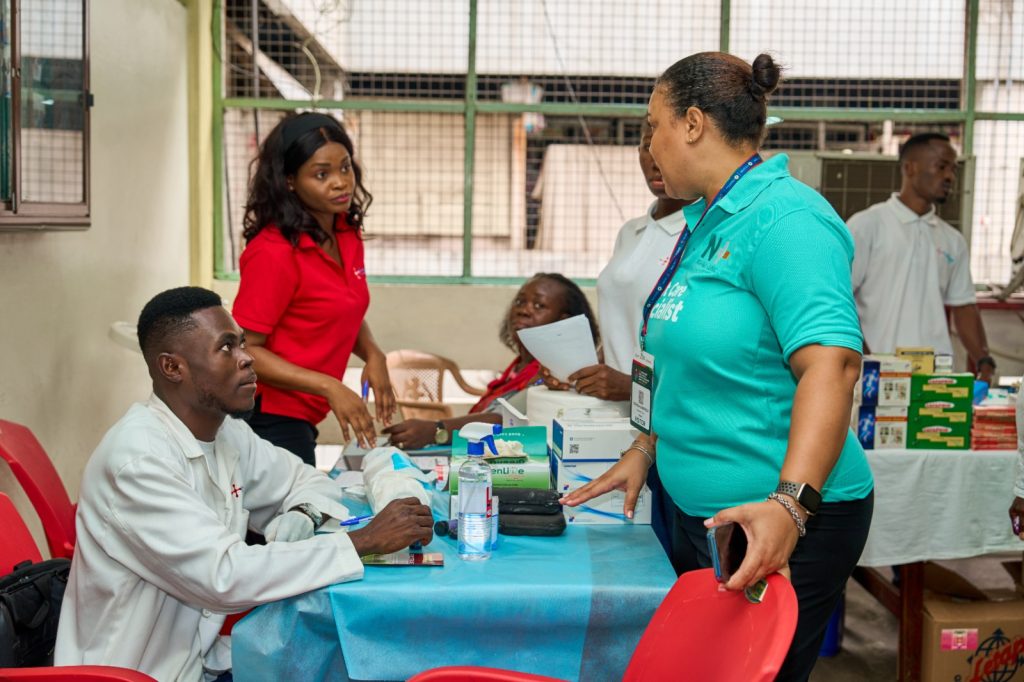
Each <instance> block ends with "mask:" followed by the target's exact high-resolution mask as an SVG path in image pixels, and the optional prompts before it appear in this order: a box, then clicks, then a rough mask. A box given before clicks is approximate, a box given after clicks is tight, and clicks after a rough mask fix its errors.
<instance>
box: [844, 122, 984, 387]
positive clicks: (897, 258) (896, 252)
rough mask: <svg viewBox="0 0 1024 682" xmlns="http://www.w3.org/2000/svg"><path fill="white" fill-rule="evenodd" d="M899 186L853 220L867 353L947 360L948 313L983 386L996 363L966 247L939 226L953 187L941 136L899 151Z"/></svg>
mask: <svg viewBox="0 0 1024 682" xmlns="http://www.w3.org/2000/svg"><path fill="white" fill-rule="evenodd" d="M900 171H901V173H902V175H903V184H902V186H901V188H900V191H899V192H897V193H894V194H893V195H892V196H891V197H890V198H889V200H888V201H884V202H882V203H880V204H875V205H874V206H871V207H870V208H867V209H865V210H863V211H861V212H860V213H857V214H855V215H853V216H852V217H851V218H850V219H849V220H848V221H847V225H848V226H849V228H850V232H851V233H852V234H853V239H854V242H855V243H856V253H855V255H854V258H853V293H854V297H855V298H856V300H857V310H858V312H859V313H860V323H861V328H862V331H863V333H864V346H865V352H868V350H869V349H870V351H873V352H876V353H892V352H893V351H895V349H896V347H897V346H931V347H933V348H934V349H935V352H936V353H952V352H953V343H952V341H951V340H950V336H949V327H948V325H947V322H946V310H945V309H946V307H947V306H948V307H949V309H950V311H951V315H952V318H953V324H954V326H955V327H956V330H957V334H958V335H959V336H960V341H961V342H962V343H963V345H964V348H966V349H967V354H968V356H969V357H970V359H971V361H972V362H973V363H974V366H975V367H976V368H977V370H978V373H979V375H980V378H982V379H984V380H990V379H991V376H992V373H993V371H994V370H995V362H994V361H993V360H992V358H991V357H990V356H989V354H988V342H987V341H986V339H985V329H984V327H983V326H982V323H981V314H980V313H979V312H978V306H977V304H976V302H975V297H974V282H973V281H972V280H971V270H970V260H969V255H968V253H967V242H966V241H965V240H964V238H963V235H961V234H960V233H959V232H958V231H957V230H956V229H955V228H954V227H953V226H952V225H950V224H949V223H947V222H946V221H944V220H943V219H942V218H940V217H939V216H938V215H937V214H936V211H935V205H936V204H941V203H943V202H944V201H945V200H946V198H947V197H948V196H949V193H950V192H951V191H952V190H953V184H954V183H955V181H956V151H955V150H954V149H953V147H952V145H950V143H949V137H947V136H946V135H943V134H941V133H921V134H918V135H914V136H913V137H911V138H910V139H909V140H907V141H906V143H904V145H903V146H902V147H901V148H900Z"/></svg>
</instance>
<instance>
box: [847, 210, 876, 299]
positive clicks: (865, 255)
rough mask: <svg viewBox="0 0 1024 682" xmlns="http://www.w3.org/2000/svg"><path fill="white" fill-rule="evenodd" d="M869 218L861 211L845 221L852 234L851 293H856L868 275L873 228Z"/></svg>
mask: <svg viewBox="0 0 1024 682" xmlns="http://www.w3.org/2000/svg"><path fill="white" fill-rule="evenodd" d="M868 223H870V219H868V218H867V216H865V215H864V213H863V212H861V213H857V214H855V215H853V216H850V219H849V220H848V221H847V222H846V227H847V228H849V230H850V234H851V235H852V236H853V244H854V252H853V271H852V283H853V293H854V294H856V293H857V291H858V290H859V289H860V287H861V285H862V284H864V281H865V280H866V279H867V277H868V269H869V267H870V264H871V245H872V241H873V240H872V236H873V235H874V230H872V229H870V226H869V225H868Z"/></svg>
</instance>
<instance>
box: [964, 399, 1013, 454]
mask: <svg viewBox="0 0 1024 682" xmlns="http://www.w3.org/2000/svg"><path fill="white" fill-rule="evenodd" d="M1018 400H1020V398H1018ZM1015 412H1016V409H1015V407H1014V406H1013V405H984V404H983V405H977V406H976V407H975V408H974V421H973V423H972V425H971V449H972V450H1013V449H1014V448H1016V447H1017V421H1016V414H1015Z"/></svg>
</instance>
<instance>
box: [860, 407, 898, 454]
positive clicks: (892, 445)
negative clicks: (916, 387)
mask: <svg viewBox="0 0 1024 682" xmlns="http://www.w3.org/2000/svg"><path fill="white" fill-rule="evenodd" d="M908 409H909V408H907V407H904V406H901V405H854V410H855V411H856V415H857V422H856V424H854V427H853V428H854V433H856V434H857V440H859V441H860V444H861V447H863V448H864V449H865V450H887V449H889V450H891V449H900V448H905V447H907V411H908Z"/></svg>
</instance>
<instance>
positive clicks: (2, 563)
mask: <svg viewBox="0 0 1024 682" xmlns="http://www.w3.org/2000/svg"><path fill="white" fill-rule="evenodd" d="M0 528H3V529H4V532H3V533H0V576H5V575H7V574H8V573H10V572H11V571H13V570H14V567H15V566H16V565H18V564H20V563H21V562H22V561H26V560H27V561H32V562H36V561H42V560H43V557H42V556H41V555H40V554H39V548H38V547H36V541H35V540H33V539H32V534H31V533H30V532H29V530H28V526H26V525H25V521H24V520H23V519H22V518H21V514H19V513H18V510H17V508H15V506H14V503H13V502H11V498H9V497H7V496H6V495H4V494H3V493H0Z"/></svg>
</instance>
